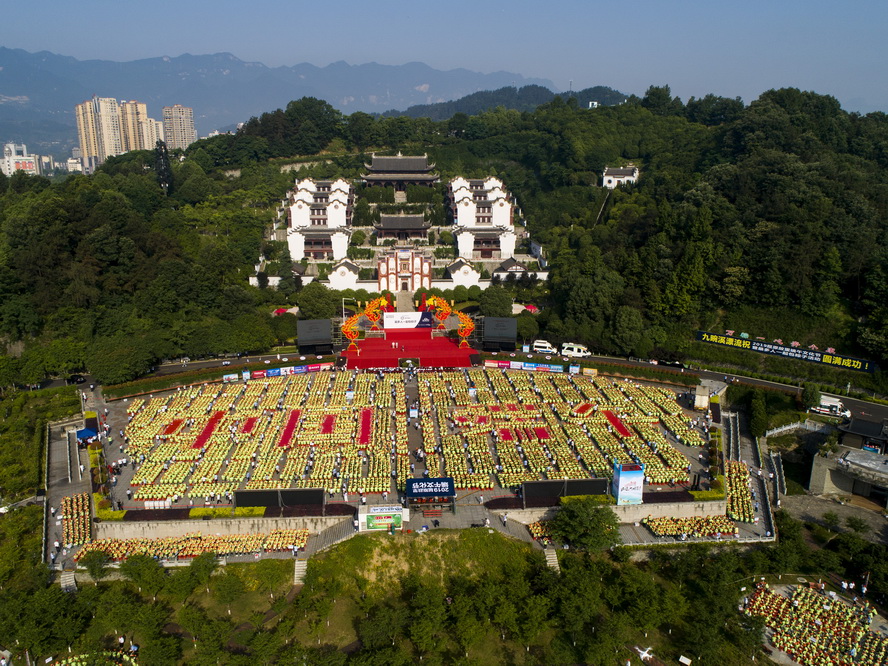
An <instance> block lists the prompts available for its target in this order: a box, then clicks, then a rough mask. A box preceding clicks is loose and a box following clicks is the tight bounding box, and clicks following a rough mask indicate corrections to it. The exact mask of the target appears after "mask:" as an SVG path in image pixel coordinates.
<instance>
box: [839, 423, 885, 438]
mask: <svg viewBox="0 0 888 666" xmlns="http://www.w3.org/2000/svg"><path fill="white" fill-rule="evenodd" d="M839 430H842V431H844V432H847V433H849V434H852V435H860V436H861V437H867V438H869V439H888V420H886V421H881V422H879V421H867V420H866V419H859V418H852V419H851V421H850V423H847V424H845V425H841V426H839Z"/></svg>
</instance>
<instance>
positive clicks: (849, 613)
mask: <svg viewBox="0 0 888 666" xmlns="http://www.w3.org/2000/svg"><path fill="white" fill-rule="evenodd" d="M816 587H818V589H811V588H810V587H802V586H800V587H797V588H795V589H794V590H793V592H792V594H791V596H790V597H786V596H784V595H783V594H779V593H777V592H774V591H773V590H771V589H770V588H769V587H768V586H767V584H764V583H762V584H760V585H759V586H758V587H757V588H756V590H755V592H754V593H753V594H752V595H751V596H750V597H749V598H748V599H746V600H745V603H744V612H745V613H747V614H748V615H757V616H761V617H763V618H764V620H765V625H766V626H767V627H768V628H769V629H770V631H771V643H772V644H773V645H774V647H776V648H778V649H780V650H782V651H784V652H786V653H787V654H788V655H789V656H790V657H792V659H794V660H795V661H796V662H797V663H799V664H801V666H824V665H830V666H884V664H886V663H888V638H886V637H885V636H883V635H881V634H877V633H875V632H873V631H870V629H869V627H870V624H871V622H872V619H873V617H874V616H875V611H874V610H873V608H872V606H871V605H870V604H869V603H868V602H866V601H855V602H854V603H852V604H848V603H846V602H845V601H844V600H843V599H841V598H840V597H839V596H838V595H836V594H835V593H827V592H826V591H825V589H823V587H821V586H816Z"/></svg>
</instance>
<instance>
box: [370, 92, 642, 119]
mask: <svg viewBox="0 0 888 666" xmlns="http://www.w3.org/2000/svg"><path fill="white" fill-rule="evenodd" d="M560 96H561V97H565V98H566V97H571V96H572V97H576V99H577V103H578V105H579V106H581V107H588V106H589V102H598V104H600V105H601V106H613V105H615V104H622V103H623V102H625V101H626V99H627V98H628V96H627V95H624V94H623V93H621V92H619V91H617V90H614V89H613V88H608V87H606V86H595V87H593V88H586V89H585V90H580V91H578V92H576V93H570V94H568V93H561V95H560ZM553 97H555V93H554V92H552V91H551V90H549V89H548V88H544V87H543V86H524V87H523V88H514V87H506V88H500V89H499V90H484V91H481V92H476V93H472V94H471V95H466V96H465V97H462V98H460V99H456V100H452V101H449V102H439V103H437V104H418V105H416V106H411V107H410V108H408V109H407V110H405V111H394V110H393V111H386V113H385V114H383V115H385V116H409V117H410V118H430V119H431V120H447V119H449V118H451V117H453V116H454V115H456V114H457V113H464V114H466V115H469V116H474V115H476V114H479V113H482V112H484V111H489V110H491V109H495V108H497V107H499V106H501V107H503V108H505V109H514V110H516V111H533V110H534V109H535V108H537V107H538V106H540V105H541V104H545V103H546V102H551V101H552V98H553Z"/></svg>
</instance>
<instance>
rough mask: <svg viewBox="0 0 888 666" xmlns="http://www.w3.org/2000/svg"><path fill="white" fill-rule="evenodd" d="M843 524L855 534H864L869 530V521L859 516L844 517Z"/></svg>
mask: <svg viewBox="0 0 888 666" xmlns="http://www.w3.org/2000/svg"><path fill="white" fill-rule="evenodd" d="M845 525H846V526H847V527H848V529H850V530H851V531H853V532H855V533H856V534H861V535H863V534H866V533H867V532H869V531H870V526H869V523H868V522H866V521H865V520H864V519H863V518H860V517H859V516H848V517H847V518H845Z"/></svg>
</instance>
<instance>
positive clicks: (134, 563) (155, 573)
mask: <svg viewBox="0 0 888 666" xmlns="http://www.w3.org/2000/svg"><path fill="white" fill-rule="evenodd" d="M120 573H121V574H122V575H123V576H124V577H125V578H128V579H129V580H131V581H132V582H134V583H135V584H136V585H138V586H139V590H144V591H145V592H147V593H148V594H150V595H151V597H152V598H153V599H154V601H157V593H158V592H160V590H161V589H162V588H163V586H164V585H165V584H166V582H167V576H166V570H165V569H164V568H163V566H161V564H160V563H159V562H158V561H157V560H155V559H154V558H153V557H149V556H148V555H133V556H131V557H128V558H127V559H125V560H124V561H123V562H122V563H121V565H120Z"/></svg>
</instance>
